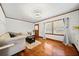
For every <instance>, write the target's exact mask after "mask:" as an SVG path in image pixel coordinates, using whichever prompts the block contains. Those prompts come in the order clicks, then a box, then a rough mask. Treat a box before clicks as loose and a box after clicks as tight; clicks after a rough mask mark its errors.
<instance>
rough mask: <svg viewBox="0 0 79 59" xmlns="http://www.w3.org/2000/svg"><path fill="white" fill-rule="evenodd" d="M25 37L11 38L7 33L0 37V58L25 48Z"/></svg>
mask: <svg viewBox="0 0 79 59" xmlns="http://www.w3.org/2000/svg"><path fill="white" fill-rule="evenodd" d="M25 38H26V36H25V35H19V36H16V37H13V38H11V37H10V35H9V33H4V34H2V35H1V36H0V56H9V55H14V54H16V53H18V52H20V51H22V50H24V49H25V48H26V44H25Z"/></svg>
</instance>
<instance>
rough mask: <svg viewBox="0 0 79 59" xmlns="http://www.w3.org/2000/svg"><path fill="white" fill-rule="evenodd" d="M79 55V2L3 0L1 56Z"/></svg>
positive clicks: (1, 12)
mask: <svg viewBox="0 0 79 59" xmlns="http://www.w3.org/2000/svg"><path fill="white" fill-rule="evenodd" d="M64 6H66V7H64ZM34 51H35V52H34ZM78 55H79V3H0V56H78Z"/></svg>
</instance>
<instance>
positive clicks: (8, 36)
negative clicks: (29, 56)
mask: <svg viewBox="0 0 79 59" xmlns="http://www.w3.org/2000/svg"><path fill="white" fill-rule="evenodd" d="M9 38H10V35H9V33H4V34H2V35H1V36H0V41H4V40H7V39H9Z"/></svg>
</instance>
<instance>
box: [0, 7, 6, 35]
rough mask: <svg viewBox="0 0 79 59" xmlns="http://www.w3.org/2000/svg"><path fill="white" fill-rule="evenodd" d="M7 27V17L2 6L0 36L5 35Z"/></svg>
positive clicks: (0, 10)
mask: <svg viewBox="0 0 79 59" xmlns="http://www.w3.org/2000/svg"><path fill="white" fill-rule="evenodd" d="M5 25H6V21H5V16H4V13H3V11H2V8H1V6H0V35H2V34H4V33H5V32H6V27H5Z"/></svg>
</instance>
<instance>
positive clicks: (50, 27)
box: [45, 20, 64, 35]
mask: <svg viewBox="0 0 79 59" xmlns="http://www.w3.org/2000/svg"><path fill="white" fill-rule="evenodd" d="M45 33H46V34H53V35H54V34H55V35H56V34H58V35H64V22H63V20H56V21H51V22H47V23H45Z"/></svg>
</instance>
